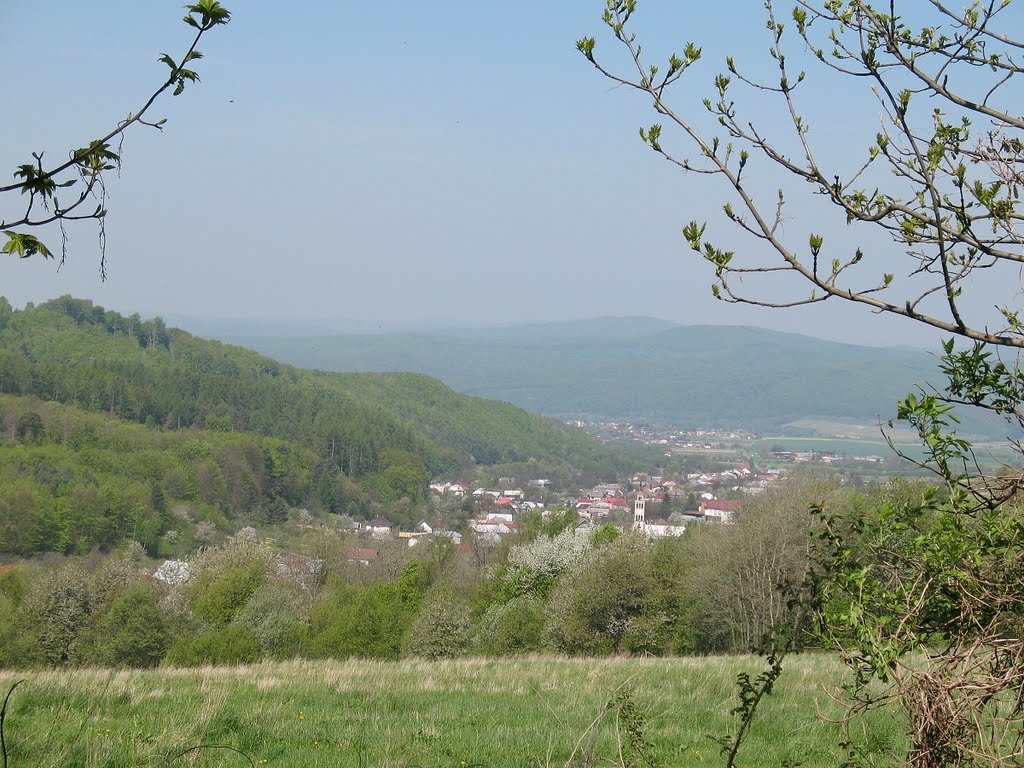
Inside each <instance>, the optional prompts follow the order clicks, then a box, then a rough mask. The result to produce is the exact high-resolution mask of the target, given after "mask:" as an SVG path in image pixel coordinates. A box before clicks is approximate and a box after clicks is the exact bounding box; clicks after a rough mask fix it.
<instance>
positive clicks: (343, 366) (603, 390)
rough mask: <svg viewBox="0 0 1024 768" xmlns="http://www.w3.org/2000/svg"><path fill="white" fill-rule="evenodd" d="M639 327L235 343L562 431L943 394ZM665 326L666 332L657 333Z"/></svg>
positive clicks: (775, 342) (703, 332)
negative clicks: (554, 424)
mask: <svg viewBox="0 0 1024 768" xmlns="http://www.w3.org/2000/svg"><path fill="white" fill-rule="evenodd" d="M642 320H643V319H641V318H600V319H597V320H595V321H589V322H586V321H580V322H577V323H570V324H566V323H562V324H551V325H550V326H543V325H538V326H525V327H521V328H518V329H517V328H511V329H494V330H493V331H491V332H485V331H473V332H464V331H449V332H445V333H443V334H441V333H437V334H378V335H335V336H322V337H317V338H312V337H307V338H291V339H289V338H269V337H259V338H258V337H255V336H253V337H248V338H243V337H233V339H232V340H233V341H235V342H236V343H239V344H243V345H245V346H247V347H251V348H253V349H258V350H260V351H262V352H265V353H267V354H272V355H274V356H275V357H277V358H279V359H281V360H287V361H289V362H291V363H294V364H297V365H306V366H310V367H316V368H322V369H329V370H368V371H384V370H413V371H418V372H420V373H425V374H427V375H430V376H434V377H436V378H438V379H440V380H441V381H443V382H444V383H445V384H448V385H449V386H452V387H454V388H455V389H457V390H458V391H460V392H465V393H468V394H473V395H479V396H481V397H488V398H495V399H499V400H506V401H508V402H511V403H514V404H515V405H518V406H520V407H522V408H526V409H528V410H531V411H535V412H537V413H544V414H548V415H552V416H558V417H561V418H582V419H599V420H627V421H634V422H653V423H662V424H670V425H675V426H681V427H686V426H692V427H716V426H717V427H728V428H747V429H754V430H778V429H780V428H783V427H784V426H785V425H786V424H788V423H790V422H793V421H796V420H798V419H801V418H805V417H810V416H830V417H846V418H853V419H860V420H867V421H872V422H873V421H876V420H877V419H878V418H879V417H882V418H885V419H887V418H890V417H892V416H893V415H894V414H895V404H896V401H897V399H899V398H901V397H904V396H905V395H906V394H907V393H908V392H911V391H913V390H914V389H915V387H916V386H918V385H922V384H924V383H926V382H928V381H933V382H935V381H941V374H940V372H939V370H938V366H937V364H936V362H935V358H934V357H932V356H930V355H928V354H926V353H924V352H916V351H912V350H900V349H882V348H875V347H863V346H855V345H850V344H838V343H834V342H829V341H823V340H821V339H815V338H811V337H809V336H802V335H798V334H792V333H779V332H776V331H769V330H765V329H762V328H749V327H740V326H672V325H670V324H666V323H664V322H663V321H655V320H649V321H648V322H643V321H642ZM666 325H668V327H666Z"/></svg>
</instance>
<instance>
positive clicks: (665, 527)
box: [644, 520, 686, 538]
mask: <svg viewBox="0 0 1024 768" xmlns="http://www.w3.org/2000/svg"><path fill="white" fill-rule="evenodd" d="M644 532H645V533H646V534H647V535H648V536H655V537H658V538H661V537H665V536H682V535H683V534H684V533H686V526H685V525H672V524H671V523H670V522H669V521H668V520H655V521H654V522H653V523H647V524H646V526H645V527H644Z"/></svg>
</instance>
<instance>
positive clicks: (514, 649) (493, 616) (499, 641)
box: [473, 596, 545, 657]
mask: <svg viewBox="0 0 1024 768" xmlns="http://www.w3.org/2000/svg"><path fill="white" fill-rule="evenodd" d="M544 647H545V645H544V604H543V603H541V602H540V601H539V600H537V599H535V598H532V597H528V596H522V597H514V598H512V599H511V600H508V601H507V602H504V603H494V604H492V605H490V606H489V607H488V608H487V610H486V611H485V612H484V614H483V616H482V617H481V619H480V623H479V624H478V625H477V628H476V634H475V636H474V638H473V651H474V652H475V653H479V654H481V655H484V656H499V657H504V656H515V655H518V654H524V653H535V652H538V651H541V650H543V649H544Z"/></svg>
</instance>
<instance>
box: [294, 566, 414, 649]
mask: <svg viewBox="0 0 1024 768" xmlns="http://www.w3.org/2000/svg"><path fill="white" fill-rule="evenodd" d="M422 589H423V584H422V582H421V573H420V569H419V566H418V564H417V563H410V564H409V565H407V566H406V567H405V568H404V569H403V571H402V574H401V576H400V577H399V579H398V580H397V581H392V582H376V583H374V584H371V585H370V586H368V587H365V588H359V587H347V586H342V585H339V584H335V585H334V587H333V588H329V589H328V590H327V591H326V593H325V595H324V596H323V597H322V598H321V599H320V600H319V601H318V603H317V604H316V605H314V606H313V609H312V612H311V617H310V618H311V621H310V624H311V626H310V633H309V639H308V641H307V643H306V645H305V648H304V652H305V653H307V654H309V655H310V656H314V657H319V658H346V657H349V656H358V657H360V658H379V659H397V658H398V657H399V656H400V655H401V650H402V640H403V638H404V636H405V633H406V631H407V630H408V628H409V626H410V625H411V623H412V621H413V619H414V618H415V616H416V613H417V610H418V609H419V604H420V599H421V595H422Z"/></svg>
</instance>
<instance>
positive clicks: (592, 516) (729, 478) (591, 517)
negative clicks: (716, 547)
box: [350, 464, 785, 562]
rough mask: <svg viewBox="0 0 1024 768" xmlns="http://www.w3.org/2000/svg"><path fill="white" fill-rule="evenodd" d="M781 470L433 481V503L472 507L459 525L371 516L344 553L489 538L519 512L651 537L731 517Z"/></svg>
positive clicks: (495, 538) (507, 531)
mask: <svg viewBox="0 0 1024 768" xmlns="http://www.w3.org/2000/svg"><path fill="white" fill-rule="evenodd" d="M784 477H785V472H784V471H783V470H778V469H770V470H764V471H760V472H754V471H753V470H751V468H750V466H749V465H746V464H740V465H737V466H735V467H732V468H725V469H721V470H719V471H715V472H692V473H687V474H686V475H685V476H681V477H674V478H669V477H661V476H658V475H650V474H646V473H642V472H637V473H635V474H634V475H632V477H630V479H629V481H628V482H625V483H614V482H608V483H599V484H597V485H595V486H594V487H592V488H589V489H584V490H581V491H579V492H577V493H575V494H552V493H550V492H549V490H548V486H549V485H550V483H549V481H548V480H545V479H543V478H541V479H535V480H531V481H528V482H526V483H523V484H521V485H520V484H517V483H516V479H515V478H510V477H505V478H500V482H499V485H500V486H501V487H499V488H486V487H476V488H473V487H472V486H471V485H470V484H469V483H466V482H460V481H436V482H434V483H432V484H431V485H430V492H431V494H432V495H433V497H434V498H435V499H436V500H437V501H438V502H441V501H448V502H452V503H455V502H460V503H461V504H460V506H461V507H462V508H467V507H468V508H471V509H472V516H471V517H470V519H469V520H468V522H466V524H465V525H464V526H463V527H462V528H461V530H451V529H448V528H447V527H445V523H444V520H443V519H441V518H438V519H435V520H422V521H420V522H419V523H418V524H417V525H416V526H415V527H414V528H413V529H412V530H402V529H400V528H399V526H398V525H396V524H395V523H393V522H391V521H390V520H388V519H387V518H385V517H376V518H374V519H372V520H368V521H366V522H365V523H363V524H361V525H360V526H359V528H358V530H357V531H355V532H356V533H358V535H360V537H361V538H363V539H364V541H363V543H364V544H365V545H366V546H364V547H361V548H359V549H354V550H352V551H351V553H350V554H351V557H350V559H352V560H354V561H360V562H369V561H371V560H372V559H373V558H374V554H375V550H374V549H373V548H372V541H373V540H398V541H404V542H406V543H407V545H408V546H410V547H414V546H417V545H418V544H419V543H421V542H423V541H430V540H434V539H437V538H441V537H445V538H448V539H450V540H451V542H452V543H453V544H454V545H456V546H459V545H461V544H462V542H463V538H464V537H465V536H467V535H471V536H473V537H475V540H476V541H477V542H480V543H483V544H490V545H497V544H498V543H500V542H501V540H502V539H503V538H504V537H506V536H509V535H515V534H517V533H519V532H520V530H521V527H522V524H523V521H524V520H525V519H527V518H529V517H533V518H535V519H536V518H539V519H541V520H549V519H550V518H551V517H552V516H553V515H556V514H559V515H571V516H572V519H573V522H574V524H575V525H576V527H577V528H581V529H588V528H593V529H596V528H600V527H603V526H613V527H614V528H617V529H618V530H620V531H622V532H627V531H636V532H638V533H641V534H643V535H646V536H650V537H652V538H660V537H674V536H681V535H683V534H684V533H685V532H686V530H687V528H688V527H690V526H699V525H729V524H732V523H734V522H735V520H736V515H737V513H738V512H739V510H740V509H741V508H742V505H743V501H744V499H745V498H748V497H750V496H752V495H755V494H759V493H762V492H764V491H765V490H766V489H767V488H769V487H770V486H771V485H772V484H773V483H776V482H779V481H780V480H781V479H782V478H784ZM523 486H525V487H523Z"/></svg>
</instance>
